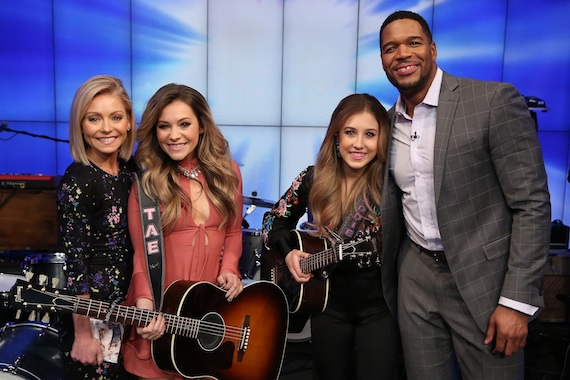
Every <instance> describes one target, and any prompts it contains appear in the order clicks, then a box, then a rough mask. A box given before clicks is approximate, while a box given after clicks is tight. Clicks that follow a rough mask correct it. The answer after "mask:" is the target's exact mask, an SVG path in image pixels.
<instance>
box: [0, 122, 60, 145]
mask: <svg viewBox="0 0 570 380" xmlns="http://www.w3.org/2000/svg"><path fill="white" fill-rule="evenodd" d="M3 131H6V132H13V133H20V134H22V135H28V136H32V137H40V138H42V139H48V140H52V141H55V142H66V143H69V140H62V139H58V138H55V137H51V136H46V135H37V134H35V133H30V132H26V131H17V130H15V129H11V128H8V123H6V122H5V121H3V122H2V124H0V132H3Z"/></svg>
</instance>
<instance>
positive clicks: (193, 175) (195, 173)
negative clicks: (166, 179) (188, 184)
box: [178, 164, 202, 179]
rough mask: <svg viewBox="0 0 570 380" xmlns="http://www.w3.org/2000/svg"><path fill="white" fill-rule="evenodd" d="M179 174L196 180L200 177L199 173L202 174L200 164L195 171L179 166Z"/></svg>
mask: <svg viewBox="0 0 570 380" xmlns="http://www.w3.org/2000/svg"><path fill="white" fill-rule="evenodd" d="M178 172H179V173H180V174H182V175H183V176H184V177H186V178H188V179H194V178H196V177H198V173H202V172H201V171H200V164H198V165H196V167H195V168H194V169H186V168H185V167H182V166H180V165H178Z"/></svg>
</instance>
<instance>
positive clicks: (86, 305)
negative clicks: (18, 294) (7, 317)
mask: <svg viewBox="0 0 570 380" xmlns="http://www.w3.org/2000/svg"><path fill="white" fill-rule="evenodd" d="M32 289H33V288H32ZM33 290H34V291H36V292H39V293H42V294H49V295H51V296H52V297H54V299H58V298H59V299H63V300H64V301H67V302H71V303H72V304H73V305H76V306H77V308H82V309H86V310H91V309H93V311H94V312H96V313H97V314H98V315H99V314H101V313H102V312H101V311H102V310H109V309H110V303H108V302H104V301H96V302H97V303H99V304H100V307H99V308H98V309H99V312H97V308H92V307H91V306H92V304H93V302H92V301H95V300H89V299H83V298H80V297H73V296H67V295H64V294H56V293H53V292H48V291H43V292H42V291H39V290H37V289H33ZM37 305H39V306H42V307H51V306H53V305H52V304H42V303H39V304H37ZM57 306H59V307H60V308H62V309H66V310H70V311H73V309H72V308H71V307H70V306H62V305H57ZM117 309H118V310H117V311H116V312H115V320H116V319H117V318H118V317H121V318H123V319H124V320H125V321H127V320H129V319H130V320H133V321H134V318H135V317H136V315H137V313H138V314H140V317H139V318H138V319H141V318H146V321H147V322H149V321H150V320H151V319H152V318H155V317H157V316H158V315H160V314H161V313H160V312H157V311H154V310H146V309H138V308H135V307H130V306H121V305H118V306H117ZM122 309H124V310H123V311H122V312H121V310H122ZM129 310H132V316H131V314H130V313H129ZM144 314H146V316H144ZM151 315H152V316H151ZM162 315H163V316H164V317H165V319H166V320H167V321H170V322H171V323H170V324H167V329H168V327H170V331H173V332H174V331H187V332H189V333H191V332H195V333H196V334H197V333H198V332H206V333H211V335H217V336H222V337H223V336H226V337H228V338H229V339H236V340H241V339H242V337H243V334H244V332H245V330H246V329H244V328H242V327H236V326H231V325H224V324H219V323H214V322H208V321H204V320H199V319H195V318H190V317H182V316H177V315H172V314H162ZM149 317H150V319H149ZM177 319H178V320H179V321H180V322H178V323H176V322H175V321H176V320H177ZM224 326H226V327H224ZM191 327H194V329H190V330H189V328H191ZM196 327H199V331H198V330H196V329H195V328H196ZM224 331H227V334H224ZM175 335H182V334H175Z"/></svg>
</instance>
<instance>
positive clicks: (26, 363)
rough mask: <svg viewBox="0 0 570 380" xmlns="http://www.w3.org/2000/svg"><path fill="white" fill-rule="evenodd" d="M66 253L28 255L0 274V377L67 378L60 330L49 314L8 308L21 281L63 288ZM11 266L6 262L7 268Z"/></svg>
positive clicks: (4, 267)
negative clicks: (17, 282) (61, 351)
mask: <svg viewBox="0 0 570 380" xmlns="http://www.w3.org/2000/svg"><path fill="white" fill-rule="evenodd" d="M64 266H65V254H63V253H60V252H56V253H41V254H36V255H28V256H26V257H25V259H24V260H23V261H21V263H20V270H19V271H18V270H14V269H12V270H10V272H11V273H8V272H5V273H4V272H2V273H0V299H1V300H0V326H1V329H0V379H28V380H59V379H62V377H63V371H62V366H61V356H60V350H59V345H58V333H57V329H56V328H55V327H54V325H53V322H54V321H53V316H52V315H50V314H48V313H45V312H44V313H40V312H38V313H36V312H34V311H32V312H22V311H21V310H13V309H10V308H9V307H8V295H9V293H10V289H11V288H12V286H13V285H14V284H15V282H16V281H17V280H26V281H28V282H30V283H32V284H36V285H42V286H43V285H45V286H48V287H52V288H58V289H62V288H63V284H64V283H65V276H64ZM8 267H9V265H5V266H4V265H3V268H2V271H5V269H7V268H8Z"/></svg>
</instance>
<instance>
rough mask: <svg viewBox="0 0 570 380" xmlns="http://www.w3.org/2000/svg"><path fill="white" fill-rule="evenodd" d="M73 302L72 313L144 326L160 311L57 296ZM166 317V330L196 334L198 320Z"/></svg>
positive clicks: (167, 315) (179, 333) (173, 316)
mask: <svg viewBox="0 0 570 380" xmlns="http://www.w3.org/2000/svg"><path fill="white" fill-rule="evenodd" d="M59 297H61V298H63V299H65V300H66V301H68V302H72V303H73V313H75V314H80V315H86V316H88V317H91V318H95V319H99V320H103V321H113V322H118V323H123V324H126V325H132V326H137V327H144V326H146V325H148V324H149V323H150V321H151V320H152V319H153V318H156V317H157V316H158V315H160V314H161V313H159V312H156V311H154V310H147V309H139V308H136V307H132V306H122V305H114V304H111V303H109V302H104V301H97V300H92V299H87V298H80V297H73V296H66V295H61V296H59ZM162 316H164V318H165V319H166V332H167V333H171V334H174V333H175V334H177V335H183V336H192V337H194V336H197V334H198V328H199V323H200V320H198V319H195V318H188V317H180V316H177V315H172V314H162Z"/></svg>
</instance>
